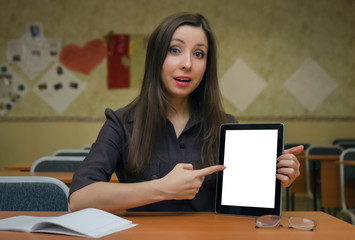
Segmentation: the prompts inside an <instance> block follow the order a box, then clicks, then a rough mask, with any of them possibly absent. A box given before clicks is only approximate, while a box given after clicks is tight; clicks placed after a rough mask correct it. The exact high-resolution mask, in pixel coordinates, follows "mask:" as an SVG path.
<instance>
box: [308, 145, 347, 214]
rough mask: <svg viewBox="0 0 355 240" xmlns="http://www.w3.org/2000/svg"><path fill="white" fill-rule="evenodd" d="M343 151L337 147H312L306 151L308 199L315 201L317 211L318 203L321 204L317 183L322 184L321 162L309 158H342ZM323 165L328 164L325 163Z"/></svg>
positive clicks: (314, 206) (314, 205)
mask: <svg viewBox="0 0 355 240" xmlns="http://www.w3.org/2000/svg"><path fill="white" fill-rule="evenodd" d="M342 151H343V149H342V148H341V147H339V146H336V145H312V146H310V147H309V148H308V149H307V150H306V180H307V181H306V183H307V197H308V199H313V208H314V210H315V211H317V205H318V204H317V202H320V200H321V199H318V198H317V190H318V188H317V185H318V184H317V183H318V182H320V180H319V176H320V175H321V162H320V161H312V160H311V159H309V156H311V155H312V156H340V154H341V153H342ZM311 162H312V164H311ZM323 164H326V163H325V162H324V163H323ZM311 175H312V176H311ZM326 177H327V176H321V178H326ZM311 183H312V184H313V189H312V186H311ZM322 187H323V185H322ZM322 194H324V191H322ZM323 203H324V201H323V200H322V204H323Z"/></svg>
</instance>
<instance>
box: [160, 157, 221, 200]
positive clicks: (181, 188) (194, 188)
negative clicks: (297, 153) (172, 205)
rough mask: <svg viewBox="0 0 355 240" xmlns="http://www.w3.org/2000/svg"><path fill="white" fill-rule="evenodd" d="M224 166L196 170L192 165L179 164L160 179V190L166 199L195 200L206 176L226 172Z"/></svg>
mask: <svg viewBox="0 0 355 240" xmlns="http://www.w3.org/2000/svg"><path fill="white" fill-rule="evenodd" d="M225 168H226V167H225V166H223V165H214V166H210V167H206V168H202V169H198V170H194V169H193V166H192V164H188V163H179V164H177V165H176V166H175V167H174V168H173V170H171V171H170V172H169V173H168V174H167V175H166V176H165V177H163V178H161V179H159V184H160V186H159V189H160V190H161V191H162V194H163V195H164V196H165V197H164V198H165V199H175V200H182V199H193V198H195V196H196V194H197V193H198V191H199V189H200V187H201V185H202V183H203V181H204V179H205V176H207V175H210V174H213V173H215V172H218V171H222V170H224V169H225Z"/></svg>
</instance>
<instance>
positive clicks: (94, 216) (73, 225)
mask: <svg viewBox="0 0 355 240" xmlns="http://www.w3.org/2000/svg"><path fill="white" fill-rule="evenodd" d="M134 226H137V224H133V223H132V221H129V220H127V219H124V218H121V217H118V216H116V215H114V214H111V213H108V212H105V211H102V210H99V209H94V208H87V209H84V210H80V211H76V212H72V213H68V214H65V215H62V216H58V217H34V216H16V217H11V218H7V219H2V220H0V230H10V231H21V232H44V233H56V234H65V235H73V236H86V237H92V238H99V237H102V236H105V235H108V234H111V233H114V232H118V231H122V230H125V229H128V228H131V227H134Z"/></svg>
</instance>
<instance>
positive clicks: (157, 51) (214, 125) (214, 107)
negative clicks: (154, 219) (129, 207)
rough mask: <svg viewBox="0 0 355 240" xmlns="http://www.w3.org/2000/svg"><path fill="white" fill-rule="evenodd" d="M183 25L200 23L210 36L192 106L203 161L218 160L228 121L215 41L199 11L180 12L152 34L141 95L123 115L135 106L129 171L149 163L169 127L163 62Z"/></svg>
mask: <svg viewBox="0 0 355 240" xmlns="http://www.w3.org/2000/svg"><path fill="white" fill-rule="evenodd" d="M182 25H190V26H196V27H201V28H202V29H203V31H204V32H205V34H206V37H207V40H208V52H207V65H206V71H205V73H204V76H203V79H202V81H201V83H200V84H199V86H198V87H197V88H196V89H195V90H194V91H193V92H192V93H191V96H190V105H191V106H190V108H191V109H192V110H191V111H194V114H196V116H197V117H199V118H200V119H201V125H200V126H201V128H200V134H201V136H202V150H201V162H202V165H203V166H209V165H213V164H215V163H216V159H217V154H218V152H217V146H218V134H219V127H220V124H221V123H223V122H224V121H225V116H226V115H225V113H224V111H223V107H222V103H221V94H220V90H219V85H218V78H217V57H216V41H215V37H214V35H213V33H212V31H211V29H210V26H209V24H208V22H207V20H206V19H205V18H204V17H203V16H202V15H200V14H190V13H177V14H174V15H171V16H169V17H167V18H166V19H165V20H163V21H162V22H161V24H160V25H159V26H158V27H157V28H156V29H155V31H154V32H153V33H152V34H151V36H150V38H149V41H148V46H147V54H146V59H145V72H144V78H143V83H142V88H141V92H140V94H139V96H138V97H137V98H136V99H135V100H134V101H133V102H132V103H131V104H130V105H129V107H128V108H127V111H126V113H125V115H124V121H125V119H126V117H127V116H128V113H129V112H130V111H132V110H134V127H133V131H132V135H131V138H130V143H129V152H128V164H127V171H126V174H127V176H128V177H133V178H134V177H136V176H137V175H139V174H140V173H141V172H142V171H143V170H144V168H145V167H146V166H147V165H148V164H149V161H150V156H152V149H154V143H155V138H156V136H157V133H158V132H162V131H165V129H166V121H167V120H166V119H167V118H166V116H167V110H168V109H169V107H170V104H169V101H168V96H167V93H166V91H165V90H164V89H165V88H164V86H163V83H162V79H161V71H162V65H163V63H164V60H165V57H166V55H167V52H168V49H169V46H170V41H171V38H172V36H173V34H174V32H175V30H176V29H177V28H178V27H180V26H182Z"/></svg>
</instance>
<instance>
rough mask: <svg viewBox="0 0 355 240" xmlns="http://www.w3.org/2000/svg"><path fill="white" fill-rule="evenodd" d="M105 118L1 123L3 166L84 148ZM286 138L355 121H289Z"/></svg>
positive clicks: (346, 131) (348, 129)
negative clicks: (65, 150)
mask: <svg viewBox="0 0 355 240" xmlns="http://www.w3.org/2000/svg"><path fill="white" fill-rule="evenodd" d="M102 124H103V123H102V122H30V123H27V122H15V123H0V132H1V135H0V143H1V144H0V160H1V161H0V169H3V167H4V166H6V165H9V164H14V163H19V162H33V161H35V160H36V159H37V158H40V157H42V156H47V155H51V154H52V153H53V152H55V151H56V150H58V149H66V148H82V147H83V146H86V145H88V144H91V143H93V142H94V141H95V139H96V136H97V134H98V132H99V130H100V128H101V126H102ZM284 124H285V129H286V132H285V141H286V142H290V141H291V142H294V141H297V142H300V141H302V142H303V141H306V142H309V143H311V144H330V143H331V142H332V140H333V139H334V138H344V137H345V138H346V137H354V136H355V123H354V122H339V121H335V122H319V121H297V122H294V121H286V122H284Z"/></svg>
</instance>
